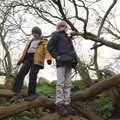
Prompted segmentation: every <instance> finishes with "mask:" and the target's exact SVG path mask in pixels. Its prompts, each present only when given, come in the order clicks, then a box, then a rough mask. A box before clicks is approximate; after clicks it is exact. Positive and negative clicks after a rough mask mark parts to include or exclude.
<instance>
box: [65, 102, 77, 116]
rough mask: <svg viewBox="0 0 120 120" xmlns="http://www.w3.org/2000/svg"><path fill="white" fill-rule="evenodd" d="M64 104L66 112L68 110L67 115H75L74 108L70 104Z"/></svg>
mask: <svg viewBox="0 0 120 120" xmlns="http://www.w3.org/2000/svg"><path fill="white" fill-rule="evenodd" d="M64 106H65V108H66V110H67V112H68V114H69V115H75V114H76V111H75V109H73V108H72V106H71V105H70V104H68V105H64Z"/></svg>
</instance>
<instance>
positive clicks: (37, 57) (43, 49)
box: [17, 39, 52, 66]
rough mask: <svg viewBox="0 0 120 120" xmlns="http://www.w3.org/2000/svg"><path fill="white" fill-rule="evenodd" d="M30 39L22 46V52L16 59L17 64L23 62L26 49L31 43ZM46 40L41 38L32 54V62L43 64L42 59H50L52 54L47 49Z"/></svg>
mask: <svg viewBox="0 0 120 120" xmlns="http://www.w3.org/2000/svg"><path fill="white" fill-rule="evenodd" d="M31 42H32V40H28V41H27V43H26V46H25V48H24V51H23V54H22V56H21V57H20V59H19V61H18V63H17V64H18V65H20V64H21V63H23V62H24V60H25V57H26V54H27V50H28V48H29V46H30V44H31ZM47 43H48V40H46V39H45V40H41V41H40V43H39V45H38V47H37V49H36V51H35V54H34V64H36V65H41V66H44V60H45V59H46V60H52V56H51V55H50V54H49V52H48V51H47Z"/></svg>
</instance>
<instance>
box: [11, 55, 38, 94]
mask: <svg viewBox="0 0 120 120" xmlns="http://www.w3.org/2000/svg"><path fill="white" fill-rule="evenodd" d="M33 57H34V55H33V54H27V56H26V58H25V60H24V63H23V65H22V67H21V69H20V70H19V73H18V74H17V76H16V79H15V82H14V85H13V92H14V93H16V94H18V93H20V90H21V87H22V85H23V82H24V78H25V76H26V75H27V74H28V72H29V71H30V73H29V85H28V95H32V94H35V93H36V90H35V89H36V82H37V74H38V72H39V69H40V67H39V65H35V64H34V61H33Z"/></svg>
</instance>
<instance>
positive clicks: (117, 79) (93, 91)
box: [72, 75, 120, 101]
mask: <svg viewBox="0 0 120 120" xmlns="http://www.w3.org/2000/svg"><path fill="white" fill-rule="evenodd" d="M119 84H120V75H115V76H113V77H111V78H110V79H108V80H102V81H100V82H98V83H96V84H94V85H92V86H91V87H89V88H87V89H86V90H84V91H78V92H76V93H74V94H73V95H72V100H73V101H75V100H85V99H88V98H91V97H95V96H96V95H98V94H100V93H101V92H103V91H105V90H108V89H111V88H112V87H115V86H117V85H119Z"/></svg>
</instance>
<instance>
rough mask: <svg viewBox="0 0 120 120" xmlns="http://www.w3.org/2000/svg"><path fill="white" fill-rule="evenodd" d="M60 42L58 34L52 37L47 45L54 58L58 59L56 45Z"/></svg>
mask: <svg viewBox="0 0 120 120" xmlns="http://www.w3.org/2000/svg"><path fill="white" fill-rule="evenodd" d="M58 40H59V36H58V34H56V33H55V34H53V35H52V37H51V39H50V40H49V42H48V45H47V50H48V52H49V53H50V54H51V56H52V57H53V58H56V57H57V51H56V45H57V41H58Z"/></svg>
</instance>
